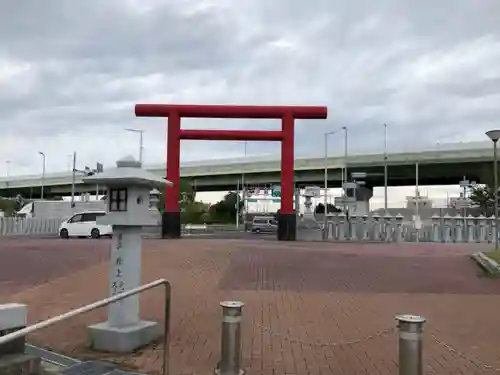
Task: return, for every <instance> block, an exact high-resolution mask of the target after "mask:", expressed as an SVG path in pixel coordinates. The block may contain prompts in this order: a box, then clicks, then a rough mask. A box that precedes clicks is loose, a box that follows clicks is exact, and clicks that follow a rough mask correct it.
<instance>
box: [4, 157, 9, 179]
mask: <svg viewBox="0 0 500 375" xmlns="http://www.w3.org/2000/svg"><path fill="white" fill-rule="evenodd" d="M5 164H7V177H10V160H7V161H6V162H5Z"/></svg>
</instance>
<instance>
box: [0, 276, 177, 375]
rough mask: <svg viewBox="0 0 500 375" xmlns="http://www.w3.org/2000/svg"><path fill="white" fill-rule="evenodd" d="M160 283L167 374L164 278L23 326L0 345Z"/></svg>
mask: <svg viewBox="0 0 500 375" xmlns="http://www.w3.org/2000/svg"><path fill="white" fill-rule="evenodd" d="M160 285H164V286H165V304H164V310H163V313H164V315H163V319H164V328H163V375H169V355H170V305H171V289H172V288H171V285H170V283H169V282H168V281H167V280H165V279H158V280H155V281H153V282H150V283H148V284H144V285H141V286H139V287H137V288H134V289H130V290H128V291H126V292H123V293H120V294H116V295H114V296H112V297H109V298H105V299H102V300H99V301H97V302H94V303H91V304H89V305H85V306H83V307H80V308H78V309H74V310H71V311H69V312H67V313H64V314H61V315H57V316H55V317H53V318H49V319H46V320H43V321H41V322H38V323H35V324H33V325H31V326H28V327H25V328H23V329H20V330H18V331H15V332H13V333H10V334H8V335H5V336H2V337H0V346H1V345H3V344H6V343H8V342H10V341H12V340H16V339H19V338H21V337H24V336H26V335H28V334H30V333H33V332H35V331H38V330H39V329H42V328H46V327H49V326H51V325H53V324H55V323H58V322H61V321H63V320H66V319H69V318H72V317H74V316H77V315H80V314H84V313H87V312H90V311H93V310H96V309H98V308H100V307H104V306H107V305H110V304H112V303H114V302H117V301H121V300H123V299H125V298H127V297H130V296H133V295H135V294H139V293H141V292H144V291H146V290H149V289H153V288H156V287H158V286H160Z"/></svg>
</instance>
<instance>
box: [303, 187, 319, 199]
mask: <svg viewBox="0 0 500 375" xmlns="http://www.w3.org/2000/svg"><path fill="white" fill-rule="evenodd" d="M304 195H308V196H311V197H319V196H320V195H321V188H320V187H319V186H306V188H305V191H304Z"/></svg>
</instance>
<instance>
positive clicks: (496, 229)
mask: <svg viewBox="0 0 500 375" xmlns="http://www.w3.org/2000/svg"><path fill="white" fill-rule="evenodd" d="M497 143H498V139H495V140H494V141H493V168H495V170H494V171H493V178H494V183H493V185H494V186H495V187H494V189H495V251H498V156H497Z"/></svg>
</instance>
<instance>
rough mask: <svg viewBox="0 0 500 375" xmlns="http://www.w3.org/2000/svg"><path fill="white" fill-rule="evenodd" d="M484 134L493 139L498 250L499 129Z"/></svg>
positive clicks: (496, 240)
mask: <svg viewBox="0 0 500 375" xmlns="http://www.w3.org/2000/svg"><path fill="white" fill-rule="evenodd" d="M486 135H487V136H488V137H489V138H490V139H491V140H492V141H493V189H494V190H495V202H494V205H495V208H494V209H495V250H496V251H498V232H499V231H498V155H497V143H498V140H499V139H500V130H490V131H488V132H486Z"/></svg>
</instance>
